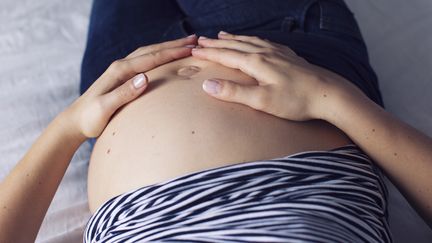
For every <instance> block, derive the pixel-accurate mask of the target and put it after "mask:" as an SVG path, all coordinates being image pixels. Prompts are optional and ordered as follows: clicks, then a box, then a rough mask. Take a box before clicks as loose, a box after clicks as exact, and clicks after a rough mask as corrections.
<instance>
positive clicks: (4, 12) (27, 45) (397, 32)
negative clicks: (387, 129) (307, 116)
mask: <svg viewBox="0 0 432 243" xmlns="http://www.w3.org/2000/svg"><path fill="white" fill-rule="evenodd" d="M346 2H347V3H348V5H350V7H351V8H352V10H353V12H354V13H355V15H356V17H357V19H358V21H359V23H360V27H361V29H362V31H363V34H364V37H365V39H366V43H367V45H368V47H369V51H370V56H371V62H372V66H373V67H374V68H375V69H376V71H377V74H378V76H379V78H380V87H381V90H382V92H383V97H384V102H385V104H386V106H387V108H388V110H389V111H391V112H393V113H394V114H396V115H397V116H398V117H399V118H401V119H403V120H404V121H406V122H408V123H410V124H411V125H413V126H415V127H417V128H419V129H420V130H422V131H423V132H426V133H427V134H428V135H430V136H432V100H431V96H430V95H429V93H430V91H431V90H432V71H431V67H432V32H431V31H430V30H429V29H430V26H432V15H430V13H431V12H432V1H430V0H411V1H405V0H363V1H356V0H346ZM90 5H91V1H90V0H63V1H57V0H38V1H34V0H1V1H0V112H1V113H0V155H1V156H0V179H3V178H4V177H5V176H6V175H7V173H8V172H9V171H10V169H11V168H12V167H13V166H14V165H15V163H16V162H17V161H18V160H19V159H20V158H21V157H22V156H23V155H24V153H25V152H26V151H27V149H28V148H29V147H30V145H31V144H32V142H33V141H34V140H35V139H36V137H37V136H38V135H39V134H40V133H41V132H42V130H43V128H44V127H45V126H46V125H47V124H48V123H49V122H50V121H51V120H52V119H53V118H54V116H55V115H56V114H57V113H59V112H60V111H61V110H62V109H64V108H65V107H66V106H67V105H68V104H70V103H71V102H72V101H73V100H74V99H76V98H77V97H78V84H79V68H80V61H81V56H82V54H83V52H84V46H85V38H86V32H87V24H88V16H89V11H90ZM378 27H379V28H378ZM89 156H90V151H89V147H88V145H87V144H84V145H83V146H82V147H81V148H80V150H79V151H78V153H77V154H76V155H75V157H74V158H73V161H72V162H71V165H70V167H69V168H68V171H67V172H66V175H65V177H64V179H63V181H62V183H61V185H60V188H59V190H58V192H57V194H56V196H55V198H54V200H53V203H52V205H51V207H50V208H49V211H48V213H47V217H46V218H45V220H44V222H43V225H42V228H41V230H40V233H39V236H38V239H37V242H80V241H81V239H82V233H83V228H84V226H85V223H86V222H87V220H88V218H89V217H90V213H89V211H88V207H87V193H86V185H87V183H86V179H87V161H88V159H89ZM389 189H390V205H389V208H390V227H391V229H392V232H393V235H394V240H395V242H428V241H429V240H430V239H432V231H431V230H430V229H429V228H428V227H427V226H426V224H425V223H424V222H423V221H422V220H421V219H420V218H419V217H418V216H417V215H416V214H415V213H414V211H413V210H412V209H411V208H410V207H409V205H408V204H407V203H406V201H405V199H404V198H403V197H402V196H401V195H400V194H399V192H397V190H395V188H394V187H392V186H391V185H390V184H389ZM29 206H31V205H29Z"/></svg>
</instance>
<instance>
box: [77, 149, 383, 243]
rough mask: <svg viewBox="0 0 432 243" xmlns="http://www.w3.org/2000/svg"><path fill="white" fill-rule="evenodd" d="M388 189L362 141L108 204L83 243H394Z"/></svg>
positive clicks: (188, 178)
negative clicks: (388, 216)
mask: <svg viewBox="0 0 432 243" xmlns="http://www.w3.org/2000/svg"><path fill="white" fill-rule="evenodd" d="M386 197H387V189H386V187H385V184H384V182H383V180H382V176H381V172H380V171H379V169H378V167H377V166H376V165H374V163H373V162H372V161H371V160H370V158H368V157H367V155H365V154H364V153H363V152H362V151H361V149H360V148H359V147H357V146H356V145H355V144H349V145H346V146H343V147H339V148H336V149H333V150H328V151H307V152H301V153H297V154H293V155H289V156H286V157H283V158H276V159H271V160H266V161H251V162H243V163H238V164H234V165H228V166H224V167H219V168H213V169H208V170H204V171H200V172H195V173H191V174H188V175H185V176H181V177H177V178H174V179H172V180H169V181H166V182H162V183H157V184H153V185H149V186H145V187H142V188H140V189H138V190H135V191H132V192H128V193H125V194H122V195H119V196H117V197H115V198H112V199H111V200H109V201H107V202H106V203H104V204H103V205H102V206H101V207H100V208H99V209H98V210H97V211H96V213H95V214H94V215H93V216H92V217H91V219H90V220H89V222H88V224H87V227H86V230H85V233H84V242H104V243H106V242H212V243H215V242H392V239H391V235H390V233H389V227H388V224H387V202H386V200H387V198H386Z"/></svg>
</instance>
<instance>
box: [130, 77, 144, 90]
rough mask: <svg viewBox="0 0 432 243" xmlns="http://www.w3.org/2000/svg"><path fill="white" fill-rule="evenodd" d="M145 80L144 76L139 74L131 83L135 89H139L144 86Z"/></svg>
mask: <svg viewBox="0 0 432 243" xmlns="http://www.w3.org/2000/svg"><path fill="white" fill-rule="evenodd" d="M146 79H147V78H146V76H145V75H144V74H142V73H140V74H138V75H137V76H135V78H134V79H133V81H132V83H133V86H134V87H135V89H139V88H141V87H142V86H144V84H145V81H146Z"/></svg>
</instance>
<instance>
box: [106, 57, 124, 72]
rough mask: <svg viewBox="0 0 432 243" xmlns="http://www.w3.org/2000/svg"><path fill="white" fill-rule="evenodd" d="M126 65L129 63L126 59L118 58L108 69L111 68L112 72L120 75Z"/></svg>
mask: <svg viewBox="0 0 432 243" xmlns="http://www.w3.org/2000/svg"><path fill="white" fill-rule="evenodd" d="M126 65H127V61H126V60H124V59H119V60H116V61H114V62H113V63H111V65H110V66H109V68H108V69H110V70H111V72H112V73H114V74H115V75H118V74H120V73H122V71H123V70H124V68H125V66H126Z"/></svg>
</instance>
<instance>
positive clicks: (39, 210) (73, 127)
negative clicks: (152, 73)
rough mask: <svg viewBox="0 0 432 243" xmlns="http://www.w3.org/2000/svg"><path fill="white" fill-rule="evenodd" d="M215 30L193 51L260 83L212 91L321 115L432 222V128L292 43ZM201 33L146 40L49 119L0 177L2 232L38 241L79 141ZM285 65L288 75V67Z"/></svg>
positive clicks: (280, 112)
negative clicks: (410, 121)
mask: <svg viewBox="0 0 432 243" xmlns="http://www.w3.org/2000/svg"><path fill="white" fill-rule="evenodd" d="M219 38H220V39H223V40H226V41H224V42H218V41H217V40H216V41H215V40H212V42H213V43H212V44H210V42H208V41H207V43H205V42H206V41H200V45H202V46H204V48H201V49H200V50H195V51H193V56H194V57H196V58H200V59H203V60H208V61H212V62H216V63H219V64H222V65H225V66H228V67H231V68H238V69H240V70H241V71H242V72H244V73H246V74H248V75H249V76H251V77H254V78H255V80H256V81H257V83H258V85H249V86H244V85H243V86H240V85H238V84H235V83H233V82H232V81H229V80H218V82H219V85H220V87H219V88H217V86H215V85H213V88H216V89H209V88H210V87H209V86H208V85H206V86H205V90H206V91H210V90H217V91H219V92H216V93H215V92H211V98H215V99H220V100H224V101H229V102H236V103H241V104H244V105H247V106H249V107H251V108H253V109H257V110H260V111H262V112H265V113H268V114H272V115H275V116H278V117H279V118H281V119H287V120H296V121H305V120H310V119H321V120H324V121H327V122H328V123H331V124H333V125H335V126H336V127H338V128H339V129H340V130H342V131H343V132H344V133H345V134H347V135H348V136H349V137H350V138H351V139H352V141H354V142H355V143H356V144H357V145H359V146H360V147H361V148H362V149H363V150H364V151H365V152H366V153H367V154H368V155H369V156H370V157H372V159H374V161H375V162H376V163H377V164H378V165H379V166H381V168H382V169H383V170H384V171H385V172H386V173H387V174H388V175H390V177H391V179H392V180H393V182H395V184H396V186H398V187H399V188H400V189H401V190H402V191H403V192H404V194H405V195H406V196H408V198H409V200H410V202H411V204H412V205H413V206H414V207H415V208H416V209H417V210H418V211H419V212H421V215H422V216H423V217H424V218H425V220H426V221H427V222H428V223H430V219H431V218H432V209H431V207H430V202H431V201H432V190H431V187H432V182H431V179H430V175H431V174H432V149H431V148H432V139H431V138H429V137H427V136H426V135H424V134H422V133H420V132H419V131H417V130H415V129H414V128H412V127H410V126H409V125H407V124H405V123H403V122H402V121H400V120H398V119H397V118H395V117H394V116H392V115H391V114H389V113H387V112H386V111H385V110H383V109H382V108H381V107H379V106H378V105H376V104H375V103H373V102H372V101H371V100H370V99H369V98H368V97H366V96H365V95H364V94H363V93H362V92H361V91H360V90H358V89H356V87H354V86H353V85H352V84H350V83H349V82H348V81H346V80H344V79H343V78H341V77H338V76H337V75H335V74H333V73H331V72H329V71H326V70H323V69H320V68H318V67H316V66H313V65H311V64H308V63H307V62H304V60H302V59H301V58H298V57H296V55H294V54H295V53H293V52H292V51H290V50H289V49H287V48H288V47H281V46H277V45H275V44H272V43H270V42H268V41H264V40H261V39H259V38H252V37H244V36H234V35H229V34H224V35H220V36H219ZM195 41H196V40H195V39H190V40H187V41H186V40H180V41H176V42H172V43H171V44H170V45H168V44H166V43H165V44H164V45H157V46H152V47H150V48H143V49H140V50H137V52H135V54H137V56H136V57H135V58H132V59H128V58H126V59H122V60H121V61H118V62H115V64H114V65H112V66H111V67H110V68H109V69H108V70H107V71H106V72H105V73H104V74H103V75H102V76H101V77H100V78H99V79H98V80H97V81H96V82H95V83H94V84H93V85H92V87H90V89H89V90H88V91H87V92H86V93H85V94H84V95H83V96H81V97H80V98H79V99H78V100H76V101H75V102H74V103H73V104H72V105H71V106H70V107H68V108H67V109H66V110H65V111H63V112H62V113H61V114H59V115H58V116H57V117H56V118H55V119H54V121H53V122H51V123H50V124H49V126H48V127H47V129H46V130H45V131H44V132H43V133H42V135H41V136H40V137H39V138H38V139H37V140H36V142H35V143H34V144H33V145H32V147H31V148H30V150H29V151H28V152H27V153H26V155H25V156H24V157H23V159H22V160H20V161H19V162H18V164H17V165H16V166H15V167H14V169H13V170H12V171H11V173H10V174H9V175H8V176H7V177H6V178H5V179H4V180H3V181H2V183H1V184H0V242H31V241H34V239H35V238H36V234H37V232H38V230H39V227H40V225H41V223H42V220H43V218H44V216H45V213H46V211H47V209H48V207H49V204H50V203H51V200H52V198H53V196H54V193H55V191H56V189H57V187H58V185H59V183H60V181H61V179H62V177H63V175H64V173H65V171H66V169H67V166H68V164H69V162H70V159H71V158H72V155H73V154H74V152H75V150H76V149H77V148H78V147H79V145H80V144H82V143H83V142H84V141H85V140H86V138H88V137H97V136H99V135H100V134H101V133H102V131H103V130H104V129H105V127H106V125H107V123H108V121H109V120H110V117H111V116H112V114H113V113H114V112H115V111H116V110H117V109H119V108H120V107H122V106H123V105H124V104H126V103H128V102H130V101H132V100H134V99H135V98H137V97H138V96H139V95H141V94H142V93H143V92H144V90H145V89H146V88H147V86H148V85H147V84H146V83H145V82H144V83H142V82H141V84H142V85H141V86H139V88H134V86H133V81H132V79H131V78H133V77H134V75H137V74H140V73H142V72H146V71H148V70H151V69H153V68H154V67H156V66H158V65H162V64H163V63H167V62H170V61H172V60H174V59H179V58H183V57H186V56H188V55H190V54H191V50H190V49H188V48H185V47H181V46H182V45H185V44H186V43H188V44H191V43H192V42H195ZM173 43H174V44H173ZM247 43H250V44H247ZM222 44H223V45H222ZM210 46H212V47H210ZM221 46H224V47H223V48H221ZM161 48H167V49H163V50H161ZM275 53H276V54H275ZM258 56H260V57H258ZM257 70H259V72H257ZM287 70H288V71H289V75H284V74H285V73H286V72H287ZM138 77H140V75H138ZM141 77H142V76H141ZM141 80H142V79H141ZM207 84H208V83H207ZM287 92H290V93H291V94H292V95H286V94H287ZM155 93H156V92H155ZM253 94H255V95H253ZM282 94H283V95H282ZM144 95H145V94H144ZM257 97H258V98H257ZM278 97H279V98H278ZM298 107H301V109H299V108H298ZM29 202H31V207H29Z"/></svg>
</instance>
